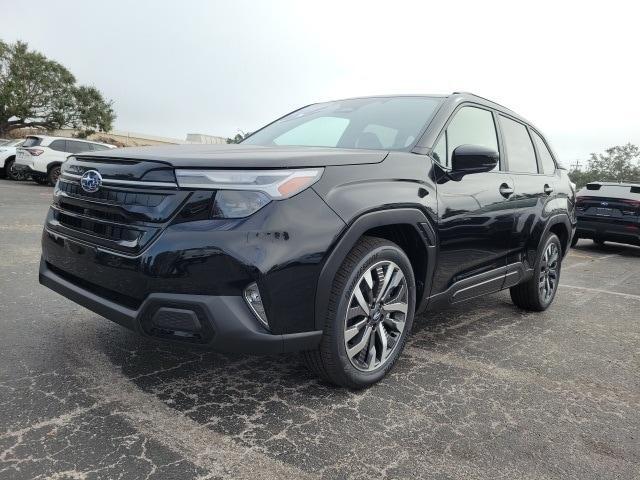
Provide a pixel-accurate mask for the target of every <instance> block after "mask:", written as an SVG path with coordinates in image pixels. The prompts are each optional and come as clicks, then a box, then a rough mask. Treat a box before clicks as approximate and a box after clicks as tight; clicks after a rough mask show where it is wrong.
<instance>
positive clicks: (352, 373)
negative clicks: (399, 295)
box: [332, 245, 416, 385]
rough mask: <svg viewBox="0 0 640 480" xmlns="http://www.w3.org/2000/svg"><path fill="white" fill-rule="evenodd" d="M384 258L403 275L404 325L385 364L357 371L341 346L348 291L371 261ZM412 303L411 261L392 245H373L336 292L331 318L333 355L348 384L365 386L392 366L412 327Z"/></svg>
mask: <svg viewBox="0 0 640 480" xmlns="http://www.w3.org/2000/svg"><path fill="white" fill-rule="evenodd" d="M384 260H388V261H392V262H394V263H395V264H396V265H398V267H400V269H401V270H402V273H403V274H404V276H405V279H406V282H407V290H408V309H407V315H406V320H405V327H404V330H403V332H402V336H401V338H400V344H399V345H398V347H397V348H395V350H394V352H393V353H392V355H391V358H389V359H388V360H387V361H386V363H385V364H384V365H383V366H382V367H381V368H379V369H378V370H375V371H373V372H363V371H361V370H358V369H357V368H355V367H354V366H353V365H352V364H351V360H349V357H348V356H347V352H346V348H345V345H344V327H345V326H344V322H345V316H346V312H347V308H348V306H349V301H350V299H351V294H352V293H353V291H354V289H355V288H356V286H357V284H358V281H359V280H360V277H361V276H362V274H363V273H364V272H365V271H366V270H367V269H368V268H370V267H371V266H372V265H373V264H375V263H378V262H381V261H384ZM415 305H416V287H415V280H414V277H413V269H412V268H411V262H410V261H409V259H408V258H407V256H406V254H405V253H404V252H403V251H402V250H401V249H400V248H399V247H395V246H392V245H384V246H380V247H377V248H375V249H373V250H371V251H370V252H368V253H367V254H366V255H365V256H364V257H363V258H362V259H361V260H360V261H359V262H358V263H357V264H356V267H355V268H354V269H353V270H352V271H351V273H350V275H349V278H348V280H347V283H346V286H345V287H344V288H343V291H342V293H341V295H340V301H339V303H338V308H337V313H336V318H334V319H333V321H334V322H335V323H334V327H335V332H336V335H335V336H334V342H332V343H333V345H332V350H333V354H334V355H335V356H336V357H337V358H339V364H340V366H341V368H342V371H343V374H344V375H345V376H346V377H347V379H348V380H349V383H351V384H359V385H368V384H372V383H375V382H377V381H379V380H380V379H382V378H383V377H384V376H385V375H386V373H387V372H388V371H389V370H390V369H391V368H392V367H393V365H394V364H395V362H396V360H397V359H398V356H399V355H400V353H401V352H402V350H403V349H404V344H405V342H406V340H407V337H408V335H409V332H410V331H411V328H412V326H413V317H414V311H415Z"/></svg>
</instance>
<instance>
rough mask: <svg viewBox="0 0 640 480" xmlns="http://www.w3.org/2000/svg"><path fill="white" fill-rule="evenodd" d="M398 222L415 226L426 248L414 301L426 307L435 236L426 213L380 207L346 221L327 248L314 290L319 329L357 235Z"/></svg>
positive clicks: (434, 260) (420, 306)
mask: <svg viewBox="0 0 640 480" xmlns="http://www.w3.org/2000/svg"><path fill="white" fill-rule="evenodd" d="M400 224H403V225H411V226H412V227H413V228H415V229H416V232H418V234H419V235H420V238H421V239H422V241H423V243H424V247H425V250H426V252H427V268H426V269H425V270H426V273H425V278H424V279H420V280H422V281H423V282H424V286H425V287H424V290H423V294H422V298H418V299H416V304H417V305H418V308H417V311H418V312H420V311H423V310H424V309H425V307H426V299H427V298H428V297H429V294H430V287H431V279H432V277H433V270H434V267H435V263H436V248H437V247H436V244H437V238H436V233H435V229H434V228H433V226H432V225H431V222H430V220H429V219H428V218H427V217H426V216H425V214H424V213H423V212H421V211H420V210H418V209H414V208H395V209H389V210H379V211H374V212H369V213H365V214H363V215H361V216H360V217H358V218H357V219H356V220H355V221H353V222H352V223H351V224H349V225H348V226H347V227H346V228H345V230H344V231H343V232H342V233H341V235H340V236H339V238H338V240H337V241H336V242H335V244H334V246H333V247H332V249H331V250H330V253H329V255H328V257H327V259H326V260H325V262H324V265H323V267H322V270H321V272H320V277H319V279H318V286H317V291H316V299H315V327H316V329H317V330H322V329H323V328H324V321H325V318H326V314H327V308H328V304H329V296H330V294H331V287H332V285H333V280H334V278H335V276H336V273H337V272H338V269H339V268H340V266H341V265H342V263H343V262H344V260H345V258H346V257H347V255H348V254H349V252H350V251H351V249H352V248H353V247H354V246H355V244H356V243H357V242H358V240H359V239H360V237H362V236H363V235H364V234H365V233H366V232H367V231H368V230H371V229H372V228H376V227H384V226H389V225H400Z"/></svg>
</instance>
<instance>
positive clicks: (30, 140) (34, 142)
mask: <svg viewBox="0 0 640 480" xmlns="http://www.w3.org/2000/svg"><path fill="white" fill-rule="evenodd" d="M41 143H42V139H41V138H40V137H27V139H26V140H25V141H24V143H23V144H22V146H23V147H37V146H38V145H40V144H41Z"/></svg>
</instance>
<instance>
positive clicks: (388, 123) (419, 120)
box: [242, 97, 442, 150]
mask: <svg viewBox="0 0 640 480" xmlns="http://www.w3.org/2000/svg"><path fill="white" fill-rule="evenodd" d="M441 102H442V99H440V98H435V97H372V98H356V99H351V100H339V101H336V102H327V103H318V104H315V105H309V106H308V107H305V108H302V109H300V110H298V111H296V112H293V113H291V114H289V115H287V116H285V117H283V118H281V119H280V120H276V121H275V122H274V123H272V124H271V125H267V126H266V127H265V128H263V129H262V130H259V131H257V132H256V133H254V134H253V135H251V136H250V137H249V138H247V139H246V140H244V141H243V142H242V143H244V144H249V145H274V144H275V145H305V146H321V147H337V148H373V149H385V150H401V149H404V148H407V147H409V146H410V145H411V144H413V143H414V142H415V141H416V139H417V138H418V137H419V135H420V134H421V133H422V130H423V128H424V126H425V125H426V124H427V122H428V121H429V120H430V119H431V117H432V116H433V114H434V112H435V111H436V109H437V107H438V106H439V105H440V103H441Z"/></svg>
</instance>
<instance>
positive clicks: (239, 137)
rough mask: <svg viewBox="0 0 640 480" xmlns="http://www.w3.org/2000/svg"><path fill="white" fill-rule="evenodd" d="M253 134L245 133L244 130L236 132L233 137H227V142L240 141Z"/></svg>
mask: <svg viewBox="0 0 640 480" xmlns="http://www.w3.org/2000/svg"><path fill="white" fill-rule="evenodd" d="M249 135H251V132H247V133H244V132H243V131H242V130H240V131H239V133H236V136H235V137H233V138H227V143H240V142H241V141H242V140H244V139H245V138H247V137H248V136H249Z"/></svg>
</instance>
